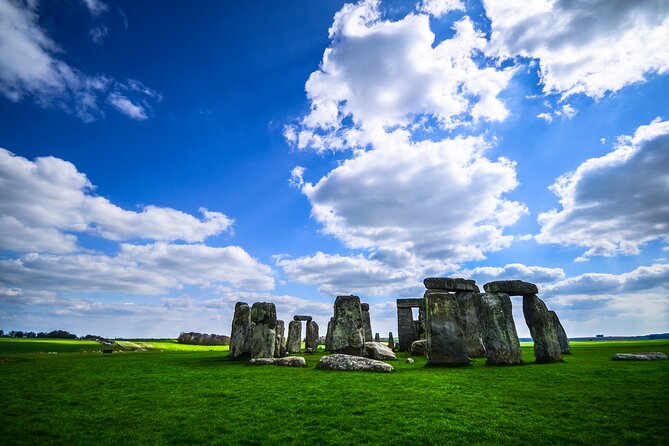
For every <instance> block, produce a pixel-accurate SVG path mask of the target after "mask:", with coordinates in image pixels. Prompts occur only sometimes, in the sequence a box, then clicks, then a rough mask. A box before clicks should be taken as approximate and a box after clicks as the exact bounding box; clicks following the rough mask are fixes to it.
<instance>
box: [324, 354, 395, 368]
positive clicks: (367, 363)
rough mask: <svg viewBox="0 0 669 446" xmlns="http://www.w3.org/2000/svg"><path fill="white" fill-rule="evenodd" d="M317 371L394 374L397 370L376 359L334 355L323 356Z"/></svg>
mask: <svg viewBox="0 0 669 446" xmlns="http://www.w3.org/2000/svg"><path fill="white" fill-rule="evenodd" d="M316 368H317V369H324V370H340V371H346V372H348V371H364V372H386V373H387V372H392V371H394V370H395V369H394V368H393V366H391V365H390V364H386V363H385V362H383V361H378V360H376V359H370V358H363V357H360V356H352V355H344V354H334V355H329V356H323V357H322V358H321V359H320V360H319V361H318V364H317V365H316Z"/></svg>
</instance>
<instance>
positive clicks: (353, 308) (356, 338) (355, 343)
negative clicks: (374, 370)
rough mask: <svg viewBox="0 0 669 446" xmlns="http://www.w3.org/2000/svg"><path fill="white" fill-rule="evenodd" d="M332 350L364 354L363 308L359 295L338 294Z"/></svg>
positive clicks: (356, 354)
mask: <svg viewBox="0 0 669 446" xmlns="http://www.w3.org/2000/svg"><path fill="white" fill-rule="evenodd" d="M333 325H334V327H333V329H332V350H333V351H334V352H335V353H343V354H346V355H354V356H362V354H363V353H364V350H365V335H364V329H363V321H362V308H361V307H360V298H359V297H358V296H352V295H351V296H337V298H336V299H335V303H334V324H333Z"/></svg>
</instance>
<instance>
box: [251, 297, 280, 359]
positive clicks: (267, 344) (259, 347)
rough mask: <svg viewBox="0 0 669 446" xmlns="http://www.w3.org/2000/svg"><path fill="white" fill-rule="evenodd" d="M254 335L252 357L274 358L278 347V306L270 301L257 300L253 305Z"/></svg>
mask: <svg viewBox="0 0 669 446" xmlns="http://www.w3.org/2000/svg"><path fill="white" fill-rule="evenodd" d="M251 322H253V323H254V324H255V327H253V336H252V338H251V357H252V358H273V357H274V351H275V349H276V307H275V306H274V304H273V303H270V302H256V303H254V304H253V306H252V307H251Z"/></svg>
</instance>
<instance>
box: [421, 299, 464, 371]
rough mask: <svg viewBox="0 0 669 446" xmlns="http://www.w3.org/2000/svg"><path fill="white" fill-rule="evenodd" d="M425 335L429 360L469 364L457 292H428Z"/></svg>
mask: <svg viewBox="0 0 669 446" xmlns="http://www.w3.org/2000/svg"><path fill="white" fill-rule="evenodd" d="M425 338H426V340H427V343H426V348H425V356H426V357H427V360H428V363H430V364H447V365H453V366H459V365H467V364H469V357H468V356H467V343H466V342H465V335H464V333H462V327H461V324H460V309H459V308H458V300H457V299H456V297H455V294H452V293H448V292H445V291H440V290H427V291H426V292H425Z"/></svg>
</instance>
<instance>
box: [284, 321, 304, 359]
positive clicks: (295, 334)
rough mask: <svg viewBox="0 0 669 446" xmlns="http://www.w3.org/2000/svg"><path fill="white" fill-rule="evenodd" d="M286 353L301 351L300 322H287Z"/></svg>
mask: <svg viewBox="0 0 669 446" xmlns="http://www.w3.org/2000/svg"><path fill="white" fill-rule="evenodd" d="M286 349H287V350H288V353H300V351H301V350H302V322H300V321H296V320H292V321H290V322H288V345H287V346H286Z"/></svg>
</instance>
